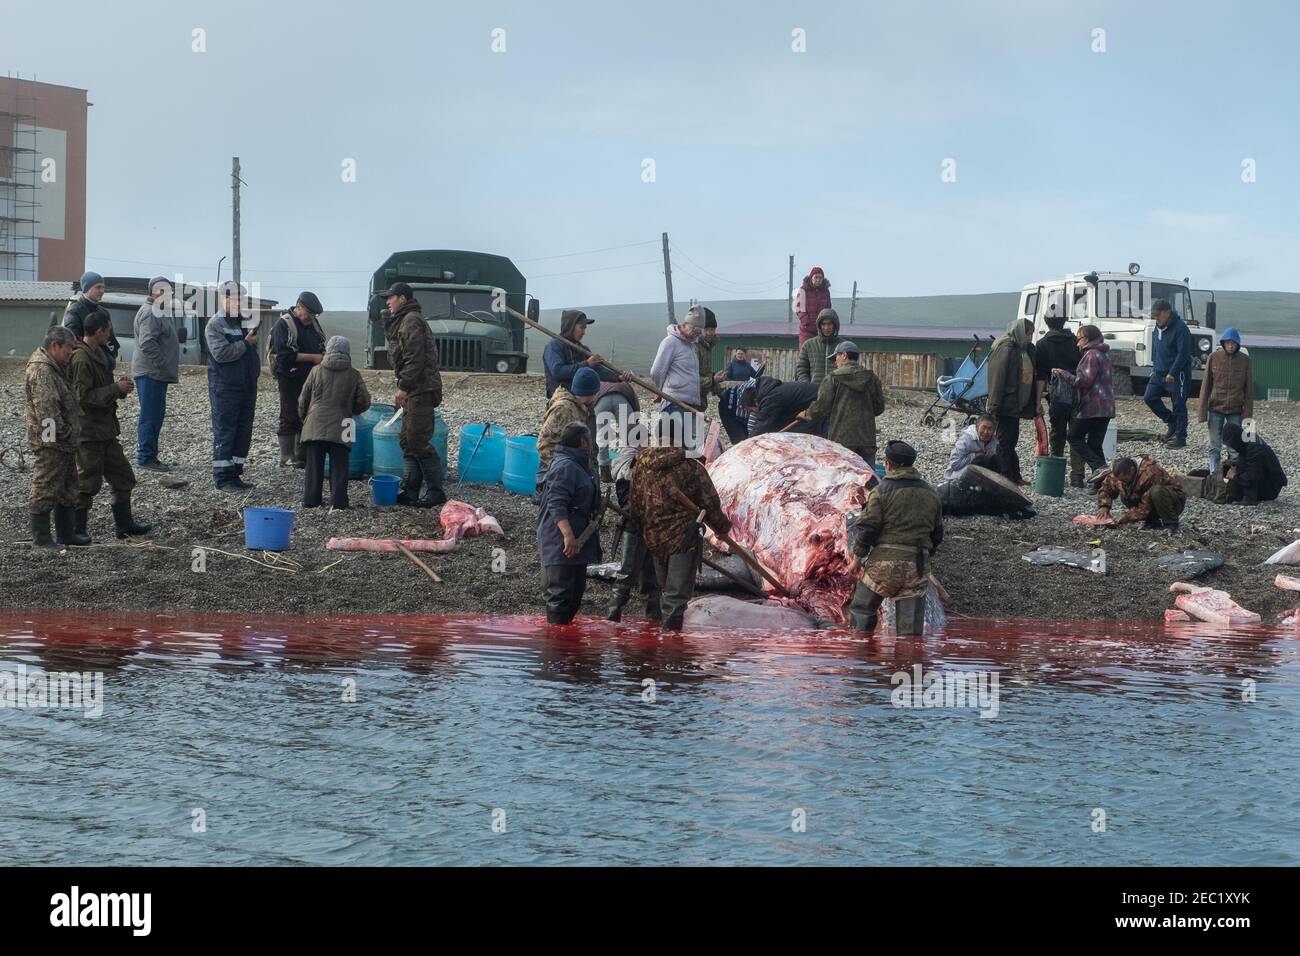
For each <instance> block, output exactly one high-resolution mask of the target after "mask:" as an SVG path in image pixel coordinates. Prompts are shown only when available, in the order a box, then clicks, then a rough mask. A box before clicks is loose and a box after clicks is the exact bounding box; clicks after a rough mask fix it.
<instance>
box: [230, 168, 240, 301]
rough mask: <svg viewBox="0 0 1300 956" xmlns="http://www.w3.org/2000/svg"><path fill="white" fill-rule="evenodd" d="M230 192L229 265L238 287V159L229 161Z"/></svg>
mask: <svg viewBox="0 0 1300 956" xmlns="http://www.w3.org/2000/svg"><path fill="white" fill-rule="evenodd" d="M230 191H231V192H232V193H234V196H235V204H234V216H233V219H232V222H231V236H232V238H233V240H234V249H233V250H232V251H233V253H234V255H233V256H232V259H233V262H232V263H231V265H232V266H233V268H234V271H235V285H239V157H238V156H236V157H234V158H233V159H232V160H231V161H230Z"/></svg>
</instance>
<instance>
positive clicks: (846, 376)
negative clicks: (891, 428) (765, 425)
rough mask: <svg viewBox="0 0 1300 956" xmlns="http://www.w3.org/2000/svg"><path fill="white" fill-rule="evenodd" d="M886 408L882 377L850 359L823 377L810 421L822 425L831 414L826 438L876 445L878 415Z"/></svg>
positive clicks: (855, 444)
mask: <svg viewBox="0 0 1300 956" xmlns="http://www.w3.org/2000/svg"><path fill="white" fill-rule="evenodd" d="M808 341H809V342H811V341H813V340H812V339H809V340H808ZM805 344H807V343H805ZM884 410H885V390H884V389H883V388H882V387H881V385H880V379H879V377H878V376H877V375H876V373H875V372H873V371H871V369H869V368H867V367H866V366H865V365H863V364H862V363H860V362H848V363H847V364H845V365H844V367H843V368H837V369H834V370H833V371H832V372H831V373H830V374H829V375H827V376H826V377H825V378H824V379H822V384H821V387H819V388H818V389H817V398H816V400H814V401H813V403H812V404H811V405H809V406H808V420H809V421H810V422H812V423H813V424H814V425H818V424H820V423H821V422H822V420H823V419H825V418H827V417H828V416H829V417H830V420H831V424H830V431H829V432H828V433H827V436H826V437H827V438H829V439H830V440H831V441H833V442H839V443H840V444H841V445H843V446H844V447H845V448H875V447H876V416H877V415H880V414H881V413H883V412H884Z"/></svg>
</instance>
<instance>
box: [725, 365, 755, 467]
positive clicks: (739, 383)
mask: <svg viewBox="0 0 1300 956" xmlns="http://www.w3.org/2000/svg"><path fill="white" fill-rule="evenodd" d="M724 371H725V372H726V378H725V379H724V380H723V381H725V382H726V383H727V387H726V388H724V389H723V390H722V397H721V398H720V399H718V418H719V419H720V420H721V421H722V427H723V428H724V429H726V431H727V438H729V439H730V440H731V443H732V444H733V445H737V444H739V443H740V442H742V441H744V440H745V439H746V438H748V437H749V415H748V414H747V413H746V412H745V409H744V407H743V406H742V404H741V402H740V396H741V393H742V389H743V388H744V386H745V385H746V384H747V383H748V382H749V380H750V379H752V378H754V377H755V376H757V375H758V372H757V371H755V369H754V366H753V365H751V364H750V362H749V353H748V351H747V350H745V349H736V350H735V352H733V353H732V356H731V361H730V362H729V363H728V364H727V367H726V369H724Z"/></svg>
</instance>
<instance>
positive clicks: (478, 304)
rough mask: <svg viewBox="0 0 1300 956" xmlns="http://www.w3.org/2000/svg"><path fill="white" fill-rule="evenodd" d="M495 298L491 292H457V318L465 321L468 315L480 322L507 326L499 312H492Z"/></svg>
mask: <svg viewBox="0 0 1300 956" xmlns="http://www.w3.org/2000/svg"><path fill="white" fill-rule="evenodd" d="M493 299H494V296H493V295H492V293H490V292H457V293H456V318H458V319H463V318H465V317H466V314H468V315H469V316H470V317H471V318H475V319H478V320H479V321H480V322H492V323H494V324H496V325H503V324H505V318H504V317H503V316H502V315H501V313H499V312H493V311H492V303H493Z"/></svg>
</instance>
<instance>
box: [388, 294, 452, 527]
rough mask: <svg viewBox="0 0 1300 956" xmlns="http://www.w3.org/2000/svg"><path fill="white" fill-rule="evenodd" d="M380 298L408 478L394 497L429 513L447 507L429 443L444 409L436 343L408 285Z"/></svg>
mask: <svg viewBox="0 0 1300 956" xmlns="http://www.w3.org/2000/svg"><path fill="white" fill-rule="evenodd" d="M384 297H385V299H386V300H387V304H388V313H389V314H388V318H387V319H385V320H384V335H385V337H386V338H387V339H388V357H389V359H390V360H391V361H392V364H393V375H394V376H395V377H396V378H397V395H396V396H395V397H394V398H393V404H394V405H396V406H397V407H398V408H400V409H403V412H402V433H401V438H400V442H401V446H402V457H403V458H404V459H405V460H406V474H405V477H403V478H402V487H401V490H400V491H399V492H398V493H397V503H398V504H400V505H409V506H412V507H415V508H433V507H436V506H437V505H441V504H444V503H445V502H446V501H447V495H446V493H445V492H444V491H443V489H442V478H443V470H442V462H441V461H440V460H439V458H438V452H437V450H436V449H435V448H434V447H433V445H432V444H431V441H430V440H431V439H432V438H433V414H434V409H436V408H437V407H438V406H439V405H441V404H442V375H441V374H440V373H439V371H438V343H437V342H435V341H434V339H433V330H431V329H430V328H429V323H428V322H426V321H425V320H424V312H423V311H422V310H421V309H420V303H419V300H417V299H416V298H415V292H414V290H412V289H411V287H410V286H409V285H407V284H406V283H405V282H396V283H394V284H393V285H392V286H391V287H390V288H389V289H388V291H387V292H386V293H384ZM421 485H423V488H424V491H423V493H421V490H420V489H421Z"/></svg>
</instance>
